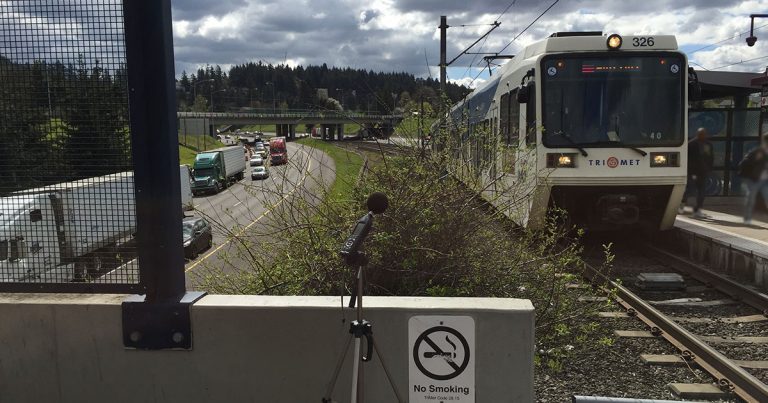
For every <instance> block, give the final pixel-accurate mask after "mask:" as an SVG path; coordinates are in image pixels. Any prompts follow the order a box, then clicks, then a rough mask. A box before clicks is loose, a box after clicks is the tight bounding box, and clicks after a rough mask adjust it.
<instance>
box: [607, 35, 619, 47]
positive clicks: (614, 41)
mask: <svg viewBox="0 0 768 403" xmlns="http://www.w3.org/2000/svg"><path fill="white" fill-rule="evenodd" d="M605 43H606V44H607V45H608V49H609V50H618V49H619V48H620V47H621V43H622V39H621V36H620V35H619V34H612V35H609V36H608V40H607V41H606V42H605Z"/></svg>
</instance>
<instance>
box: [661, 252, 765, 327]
mask: <svg viewBox="0 0 768 403" xmlns="http://www.w3.org/2000/svg"><path fill="white" fill-rule="evenodd" d="M646 248H647V249H648V250H649V251H650V252H651V253H652V254H654V255H655V257H656V258H657V259H658V260H661V261H662V262H664V264H667V265H671V266H672V267H673V268H674V269H676V270H678V271H681V272H684V273H686V274H688V275H689V276H691V277H693V278H695V279H696V280H698V281H700V282H702V283H704V284H706V285H708V286H710V287H712V288H714V289H716V290H718V291H720V292H722V293H724V294H727V295H730V296H732V297H733V298H734V299H736V300H738V301H741V302H744V303H745V304H747V305H749V306H751V307H753V308H755V309H757V310H758V311H760V312H762V313H763V315H767V316H768V295H766V294H763V293H761V292H759V291H756V290H753V289H751V288H748V287H746V286H744V285H743V284H741V283H739V282H737V281H734V280H731V279H730V278H728V277H725V276H723V275H722V274H719V273H715V272H714V271H712V270H710V269H707V268H706V267H702V266H701V265H698V264H696V263H693V262H691V261H688V260H687V259H684V258H682V257H679V256H676V255H674V254H672V253H670V252H667V251H665V250H662V249H660V248H658V247H656V246H653V245H646ZM670 261H671V262H672V263H671V264H670Z"/></svg>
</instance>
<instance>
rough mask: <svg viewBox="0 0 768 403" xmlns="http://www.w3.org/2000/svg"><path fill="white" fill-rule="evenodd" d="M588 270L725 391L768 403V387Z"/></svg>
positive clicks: (653, 310)
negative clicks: (716, 381) (715, 380)
mask: <svg viewBox="0 0 768 403" xmlns="http://www.w3.org/2000/svg"><path fill="white" fill-rule="evenodd" d="M586 266H587V267H588V268H589V269H591V271H592V272H593V273H594V276H590V277H591V280H593V281H594V279H595V277H599V278H600V279H601V280H603V281H605V282H606V283H607V284H609V285H610V287H611V288H612V289H613V290H615V293H616V296H617V302H618V303H619V304H621V305H622V306H623V307H625V308H626V309H627V312H628V313H630V314H634V315H636V316H637V317H638V318H639V319H640V320H642V321H643V322H645V323H646V324H647V325H648V326H649V327H650V328H651V332H652V333H653V334H654V335H656V336H661V337H663V338H664V339H666V340H667V341H669V342H670V343H672V345H674V346H675V347H676V348H677V349H678V350H680V352H681V355H682V356H683V357H684V358H685V359H688V360H691V361H694V362H696V363H697V364H698V365H699V366H700V367H701V368H702V369H704V370H705V371H707V372H708V373H709V374H711V375H712V376H713V377H714V378H715V379H717V380H718V383H719V385H720V387H721V388H722V389H725V390H732V391H733V393H735V394H736V395H737V396H739V397H741V398H742V399H744V400H745V401H747V402H755V403H760V402H768V385H766V384H764V383H762V382H761V381H760V380H759V379H757V378H755V377H754V376H752V375H751V374H750V373H749V372H747V371H745V370H744V369H743V368H741V367H740V366H738V365H736V364H735V363H734V362H733V361H731V360H730V359H728V358H727V357H726V356H724V355H723V354H721V353H720V352H718V351H717V350H715V349H714V348H712V347H710V346H709V345H708V344H706V343H704V342H703V341H701V340H699V339H698V338H697V337H696V336H695V335H693V334H692V333H690V332H689V331H687V330H685V329H684V328H683V327H681V326H680V325H678V324H677V323H675V322H674V321H672V320H671V319H669V318H668V317H667V316H666V315H664V314H663V313H661V312H660V311H659V310H657V309H656V308H654V307H653V306H651V305H650V304H648V303H647V302H645V301H644V300H643V299H642V298H640V297H639V296H637V295H635V294H634V293H633V292H631V291H629V289H627V288H626V287H623V286H621V285H620V284H618V283H616V282H614V281H611V280H610V279H609V278H608V277H607V276H605V275H604V274H602V273H600V272H598V271H597V270H596V269H595V268H593V267H592V266H591V265H586Z"/></svg>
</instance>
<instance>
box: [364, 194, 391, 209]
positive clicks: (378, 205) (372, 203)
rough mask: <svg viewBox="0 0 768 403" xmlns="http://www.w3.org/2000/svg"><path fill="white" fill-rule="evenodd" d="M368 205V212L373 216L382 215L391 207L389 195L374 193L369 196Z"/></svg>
mask: <svg viewBox="0 0 768 403" xmlns="http://www.w3.org/2000/svg"><path fill="white" fill-rule="evenodd" d="M366 205H367V206H368V211H370V212H372V213H373V214H381V213H383V212H384V211H385V210H386V209H387V207H389V200H387V195H385V194H384V193H381V192H373V193H371V195H370V196H368V201H367V202H366Z"/></svg>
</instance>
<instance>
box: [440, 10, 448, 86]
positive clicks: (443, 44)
mask: <svg viewBox="0 0 768 403" xmlns="http://www.w3.org/2000/svg"><path fill="white" fill-rule="evenodd" d="M447 29H448V22H447V18H446V16H444V15H441V16H440V93H441V94H442V93H445V77H446V74H445V69H446V67H447V66H446V64H445V59H446V53H447V52H446V30H447Z"/></svg>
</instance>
